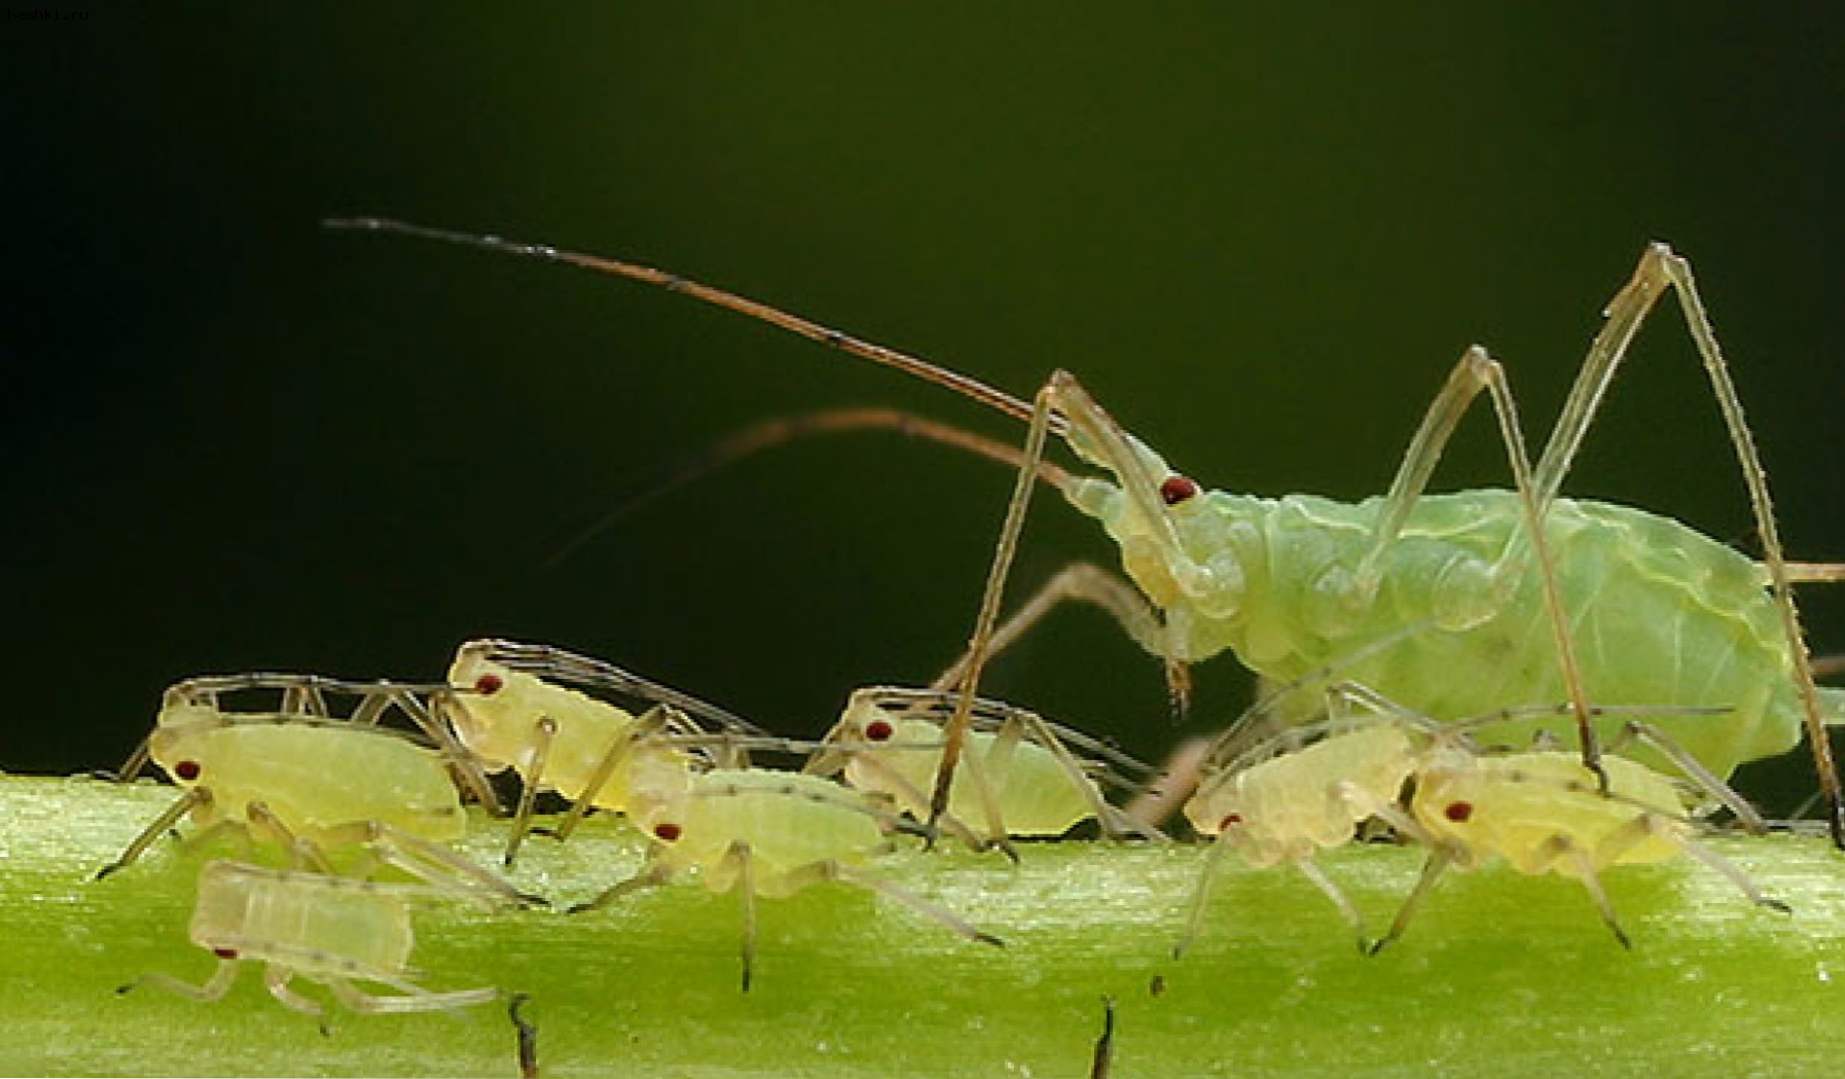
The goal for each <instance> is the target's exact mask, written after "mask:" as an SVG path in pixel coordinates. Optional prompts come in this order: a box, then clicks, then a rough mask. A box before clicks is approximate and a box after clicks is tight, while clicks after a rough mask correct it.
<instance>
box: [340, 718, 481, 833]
mask: <svg viewBox="0 0 1845 1079" xmlns="http://www.w3.org/2000/svg"><path fill="white" fill-rule="evenodd" d="M371 700H372V698H371V697H369V696H368V697H367V698H366V699H365V702H364V703H365V704H369V703H371ZM390 703H392V704H395V705H397V707H398V710H399V711H401V712H403V714H404V715H406V716H409V717H410V722H412V723H414V724H416V727H417V729H418V730H420V731H422V732H423V733H424V734H426V735H428V736H429V737H430V738H431V739H432V740H433V741H434V742H435V743H436V745H437V746H439V747H441V749H442V755H443V756H444V757H445V758H446V759H447V760H448V766H449V769H450V770H451V771H452V772H454V774H455V776H456V778H458V779H459V780H460V781H461V785H462V786H463V787H465V788H467V790H468V792H469V793H470V794H472V795H474V800H475V801H477V802H479V803H480V804H481V805H483V806H485V807H487V812H488V814H489V815H491V816H495V817H502V816H505V815H506V808H505V807H504V806H502V805H500V796H499V795H497V794H495V793H494V792H493V784H492V783H491V782H489V781H488V779H487V773H486V772H485V771H484V770H482V768H481V766H480V762H479V761H478V760H476V759H475V758H474V754H472V753H469V752H468V751H467V749H466V748H465V747H464V746H462V744H461V742H460V741H458V740H457V739H456V738H455V732H454V730H453V729H452V727H451V726H450V724H449V721H448V715H447V713H446V712H442V709H444V708H449V707H452V706H453V704H454V701H453V699H452V695H451V694H450V693H449V692H447V691H440V690H439V691H437V692H434V693H431V694H430V696H429V706H428V707H424V705H423V703H422V702H421V701H419V700H417V699H416V694H414V693H411V692H410V691H409V690H402V689H400V690H397V691H395V692H393V693H392V694H390ZM361 707H363V705H361ZM438 713H441V714H438ZM354 719H355V720H356V719H357V716H356V715H355V716H354Z"/></svg>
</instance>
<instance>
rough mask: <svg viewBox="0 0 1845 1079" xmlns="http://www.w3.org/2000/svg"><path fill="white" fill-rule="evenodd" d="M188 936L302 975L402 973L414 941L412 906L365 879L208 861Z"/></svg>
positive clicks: (344, 975) (201, 876) (201, 879)
mask: <svg viewBox="0 0 1845 1079" xmlns="http://www.w3.org/2000/svg"><path fill="white" fill-rule="evenodd" d="M192 938H193V940H194V941H195V942H197V943H199V944H201V945H202V946H204V947H208V948H214V949H215V948H229V949H231V950H233V951H235V952H237V953H238V954H239V955H241V956H243V957H246V958H256V959H273V960H275V961H278V962H282V963H285V964H286V965H287V966H289V967H291V968H293V969H294V970H296V971H297V972H299V973H302V974H307V975H310V976H311V975H330V976H339V977H349V976H359V977H363V976H364V975H365V974H366V973H367V972H383V973H394V972H401V971H403V970H404V969H405V967H406V965H407V964H408V963H409V959H410V950H411V948H412V946H413V945H414V943H415V938H414V935H413V933H412V930H411V927H410V914H409V907H408V905H407V904H406V903H405V902H404V900H403V899H402V898H401V897H400V896H398V895H396V894H394V893H392V892H390V891H389V890H386V889H374V888H372V887H371V886H368V885H367V884H366V883H365V882H363V881H354V880H346V879H341V878H328V877H320V876H317V875H315V874H311V873H288V872H282V871H277V870H263V869H257V868H256V867H253V866H241V865H236V864H233V863H227V862H212V863H209V864H208V865H207V866H206V867H205V869H204V870H203V871H201V873H200V875H199V899H198V903H197V905H196V906H195V907H194V910H193V919H192Z"/></svg>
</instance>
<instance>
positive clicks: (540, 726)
mask: <svg viewBox="0 0 1845 1079" xmlns="http://www.w3.org/2000/svg"><path fill="white" fill-rule="evenodd" d="M556 737H557V720H555V719H552V718H551V717H550V716H539V717H538V719H537V720H536V721H535V722H533V724H532V745H531V748H530V749H528V750H527V751H526V757H525V762H524V763H525V767H524V768H521V769H519V778H520V780H521V789H520V791H519V808H518V810H517V811H515V812H514V813H513V820H512V828H511V829H510V832H511V834H510V835H508V836H507V837H506V853H505V855H504V856H502V858H501V861H502V862H503V863H505V865H506V868H508V869H511V868H512V864H513V859H514V858H517V857H518V856H519V845H520V844H521V843H523V842H525V834H526V833H527V832H529V831H531V830H532V805H533V803H534V802H536V801H537V799H538V787H539V781H540V780H541V779H542V778H543V776H544V774H545V762H546V761H547V760H548V759H549V758H550V756H551V742H552V740H553V739H555V738H556Z"/></svg>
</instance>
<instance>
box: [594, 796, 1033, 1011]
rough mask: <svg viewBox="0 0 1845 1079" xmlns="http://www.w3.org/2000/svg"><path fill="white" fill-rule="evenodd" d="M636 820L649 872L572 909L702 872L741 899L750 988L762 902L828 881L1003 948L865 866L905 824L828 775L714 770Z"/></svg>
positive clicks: (708, 882)
mask: <svg viewBox="0 0 1845 1079" xmlns="http://www.w3.org/2000/svg"><path fill="white" fill-rule="evenodd" d="M636 823H638V824H639V825H641V826H642V827H643V828H644V829H645V830H646V831H647V833H648V834H649V835H650V836H652V837H653V840H654V844H653V847H652V848H651V849H650V851H649V852H648V857H647V864H646V866H645V867H643V868H642V870H641V871H640V872H639V873H637V874H636V875H635V876H633V877H630V878H629V879H627V880H625V881H622V882H620V883H619V884H616V885H615V886H613V887H611V888H609V889H608V890H607V891H605V892H603V893H602V894H601V895H599V896H597V897H596V898H594V899H592V900H590V901H588V902H586V903H581V904H579V905H577V906H576V907H573V908H572V909H571V913H578V912H581V911H586V910H593V909H596V908H598V907H602V906H606V905H607V904H609V903H611V902H613V901H615V900H616V899H619V898H620V897H621V896H623V895H626V894H628V893H630V892H633V891H637V890H639V889H642V888H649V887H653V886H655V885H659V884H664V883H666V882H667V881H670V880H672V879H673V878H675V877H677V876H679V875H681V874H684V873H688V872H696V873H697V874H698V875H699V879H700V880H701V881H702V882H703V883H704V885H705V887H706V888H708V889H710V890H711V891H713V892H725V891H732V890H734V891H736V893H737V895H738V897H739V899H740V900H741V901H742V904H743V952H742V954H743V989H744V991H745V992H748V990H749V987H750V979H751V976H752V969H753V965H754V959H755V952H756V897H757V896H767V897H771V898H774V897H780V896H788V895H792V894H794V893H795V892H798V891H800V890H801V889H802V888H805V887H807V886H809V885H811V884H818V883H821V882H824V881H837V882H839V883H842V884H850V885H852V886H854V887H858V888H864V889H867V890H869V891H873V892H877V893H879V894H881V895H883V896H885V897H887V898H890V899H894V900H896V901H898V902H900V903H903V904H904V905H906V906H908V907H909V908H910V909H911V910H914V911H916V912H917V913H919V914H922V915H923V916H925V917H927V918H930V919H932V920H934V921H936V922H937V923H939V924H941V925H942V926H944V927H946V928H947V929H949V930H951V931H953V932H955V933H958V934H960V935H961V936H963V937H966V938H968V939H969V940H975V941H980V942H983V943H987V944H999V943H1000V941H999V939H998V938H997V937H993V936H991V935H989V934H986V933H982V932H980V931H979V930H977V929H975V928H974V927H973V926H970V925H968V924H967V923H966V922H965V921H963V920H961V919H960V918H958V917H956V916H955V915H954V914H952V913H950V912H948V911H946V910H943V909H942V908H940V907H938V906H936V905H935V904H933V903H930V902H928V901H926V900H924V899H922V898H920V897H918V896H915V895H912V894H910V893H909V892H907V891H904V890H903V889H901V888H898V887H897V886H896V885H894V884H891V883H889V882H887V881H885V880H882V879H881V878H879V877H878V876H876V875H875V874H872V873H870V872H868V871H866V870H864V869H862V868H860V864H861V863H863V862H864V861H866V860H867V859H869V858H870V857H871V856H872V855H873V854H875V853H877V852H879V851H881V850H883V849H885V848H886V847H887V845H888V838H887V832H888V830H889V829H891V828H894V827H897V826H899V824H900V822H899V821H898V819H897V818H896V817H895V816H893V815H892V814H891V813H889V812H888V811H886V810H884V809H881V808H879V807H878V806H877V805H875V804H873V803H872V802H871V801H870V800H869V799H868V798H867V797H866V796H865V795H863V794H860V793H859V792H857V791H853V790H850V789H848V788H846V787H842V786H840V785H839V784H838V783H835V782H833V781H831V780H828V779H822V778H820V777H818V776H811V775H803V774H801V773H798V772H783V771H777V770H773V769H764V768H747V769H739V768H720V769H714V770H712V771H709V772H704V773H701V774H699V775H696V776H694V777H693V778H692V781H691V784H690V786H689V787H688V788H687V789H685V790H684V791H682V792H680V793H678V794H677V795H675V796H674V797H672V798H670V799H668V800H666V801H664V802H660V803H656V804H654V805H652V806H650V807H649V808H647V809H646V810H645V811H644V812H643V813H641V814H640V815H639V816H638V817H637V819H636Z"/></svg>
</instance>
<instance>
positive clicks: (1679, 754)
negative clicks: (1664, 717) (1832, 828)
mask: <svg viewBox="0 0 1845 1079" xmlns="http://www.w3.org/2000/svg"><path fill="white" fill-rule="evenodd" d="M1627 741H1635V742H1641V743H1643V744H1645V745H1647V746H1650V747H1652V748H1653V749H1656V750H1658V751H1659V752H1661V753H1663V754H1665V755H1666V756H1667V757H1668V758H1670V759H1671V761H1672V763H1673V764H1674V765H1676V766H1677V767H1678V770H1679V771H1680V772H1683V773H1684V774H1685V777H1686V778H1687V779H1690V780H1691V781H1692V782H1693V783H1695V784H1696V785H1697V786H1698V787H1699V788H1700V789H1702V790H1703V791H1704V793H1706V794H1708V795H1710V796H1711V797H1713V798H1715V799H1717V800H1718V801H1719V802H1722V803H1723V805H1724V807H1725V808H1727V809H1728V810H1729V811H1730V812H1731V813H1733V814H1735V816H1736V822H1737V823H1738V824H1741V825H1742V826H1743V828H1744V829H1745V830H1747V831H1748V832H1749V834H1751V835H1764V834H1766V833H1767V831H1768V823H1767V822H1766V821H1764V820H1762V815H1761V814H1760V813H1757V812H1756V811H1755V807H1754V806H1752V805H1750V804H1749V803H1748V802H1746V801H1744V800H1743V797H1742V795H1740V794H1737V793H1736V790H1735V788H1733V787H1731V786H1730V785H1729V784H1728V783H1725V782H1724V781H1723V780H1721V779H1718V778H1717V776H1716V774H1715V773H1713V772H1712V771H1711V770H1710V769H1709V768H1706V767H1704V765H1703V764H1702V763H1700V762H1699V761H1698V759H1697V758H1696V757H1694V756H1692V755H1691V754H1690V753H1688V752H1686V751H1685V747H1683V746H1681V745H1679V744H1678V743H1677V742H1676V741H1674V740H1673V739H1672V738H1670V737H1668V736H1667V735H1666V733H1665V732H1664V731H1661V730H1660V729H1659V728H1657V727H1654V726H1652V725H1651V724H1648V723H1642V722H1640V721H1639V720H1637V719H1635V720H1629V721H1628V722H1627V725H1626V726H1625V727H1623V728H1622V729H1621V734H1620V736H1619V737H1617V738H1616V739H1615V740H1614V741H1612V742H1610V743H1609V746H1610V748H1613V749H1618V748H1620V746H1621V745H1622V744H1623V743H1624V742H1627ZM1602 864H1604V865H1606V864H1607V863H1606V862H1603V863H1602Z"/></svg>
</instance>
